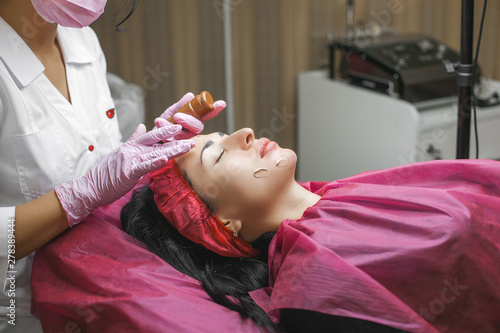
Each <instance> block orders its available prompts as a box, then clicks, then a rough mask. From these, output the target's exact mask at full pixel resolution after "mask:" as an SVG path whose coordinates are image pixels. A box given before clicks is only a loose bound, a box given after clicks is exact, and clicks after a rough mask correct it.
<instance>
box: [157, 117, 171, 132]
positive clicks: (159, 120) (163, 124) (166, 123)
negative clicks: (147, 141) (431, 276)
mask: <svg viewBox="0 0 500 333" xmlns="http://www.w3.org/2000/svg"><path fill="white" fill-rule="evenodd" d="M169 125H172V123H171V122H170V121H168V120H167V119H165V118H161V117H158V118H156V119H155V129H156V128H162V127H166V126H169Z"/></svg>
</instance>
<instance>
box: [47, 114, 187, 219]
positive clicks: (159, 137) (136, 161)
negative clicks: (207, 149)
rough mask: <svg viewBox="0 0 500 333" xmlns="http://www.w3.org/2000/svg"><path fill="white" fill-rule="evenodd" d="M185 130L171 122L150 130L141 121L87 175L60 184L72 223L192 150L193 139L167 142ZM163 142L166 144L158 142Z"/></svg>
mask: <svg viewBox="0 0 500 333" xmlns="http://www.w3.org/2000/svg"><path fill="white" fill-rule="evenodd" d="M169 124H170V123H169ZM181 130H182V127H181V126H180V125H173V124H170V126H165V127H162V128H158V129H154V130H152V131H150V132H146V127H145V126H144V125H143V124H140V125H139V126H138V127H137V129H136V130H135V132H134V134H132V136H131V137H130V139H128V140H127V142H125V143H124V144H122V145H121V146H120V147H119V148H117V149H116V150H114V151H112V152H111V153H110V154H108V155H107V156H105V157H104V158H103V160H102V161H101V162H99V163H98V164H97V165H95V166H94V167H93V168H91V169H90V170H89V172H88V173H87V174H86V175H85V176H83V177H80V178H77V179H74V180H71V181H69V182H66V183H64V184H62V185H60V186H57V187H56V188H55V191H56V194H57V196H58V198H59V201H60V202H61V204H62V206H63V209H64V211H65V212H66V216H67V218H68V224H69V226H70V227H72V226H74V225H75V224H77V223H79V222H80V221H81V220H83V219H84V218H85V217H87V216H88V215H89V214H90V213H91V212H92V211H93V210H94V209H96V208H97V207H99V206H101V205H106V204H110V203H112V202H113V201H115V200H117V199H119V198H120V197H122V196H123V195H125V194H126V193H127V192H128V191H130V190H131V189H132V188H133V187H134V186H135V185H136V184H137V182H138V181H139V179H140V178H141V177H142V176H143V175H145V174H146V173H148V172H150V171H152V170H155V169H158V168H160V167H161V166H163V165H164V164H165V163H166V162H167V161H168V160H169V159H172V158H175V157H177V156H179V155H182V154H184V153H186V152H188V151H189V150H190V149H191V148H192V147H193V146H194V142H193V141H192V140H181V141H177V140H173V141H170V142H166V141H169V139H171V138H172V137H174V136H175V135H177V134H179V132H180V131H181ZM161 141H163V142H166V143H164V144H158V142H161Z"/></svg>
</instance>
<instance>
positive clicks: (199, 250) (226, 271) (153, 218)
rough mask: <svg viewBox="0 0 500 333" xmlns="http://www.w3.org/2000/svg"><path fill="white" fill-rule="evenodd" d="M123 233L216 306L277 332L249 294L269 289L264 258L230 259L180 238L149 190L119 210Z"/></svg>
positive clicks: (274, 325)
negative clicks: (195, 285) (196, 286)
mask: <svg viewBox="0 0 500 333" xmlns="http://www.w3.org/2000/svg"><path fill="white" fill-rule="evenodd" d="M121 221H122V226H123V230H124V231H125V232H127V233H128V234H130V235H131V236H133V237H135V238H136V239H138V240H139V241H141V242H142V243H143V244H144V245H145V246H146V247H147V249H148V250H149V251H151V252H153V253H154V254H156V255H158V256H159V257H161V258H162V259H164V260H165V261H166V262H168V263H169V264H170V265H172V266H173V267H174V268H175V269H177V270H178V271H180V272H182V273H184V274H186V275H189V276H191V277H192V278H194V279H196V280H198V281H200V283H201V285H202V287H203V289H204V290H205V291H206V292H207V294H208V295H209V296H210V297H211V298H212V299H213V300H214V301H215V302H216V303H218V304H220V305H223V306H225V307H226V308H229V309H231V310H234V311H237V312H239V313H240V314H241V315H242V316H243V317H247V318H250V319H252V320H253V321H254V322H255V323H256V324H257V325H258V326H259V327H261V328H265V329H266V330H267V331H270V332H272V331H280V327H279V325H277V324H275V323H274V322H273V321H272V320H271V319H270V318H269V316H268V315H267V314H266V313H265V311H264V310H263V309H262V308H260V307H259V306H258V305H257V304H256V303H255V302H254V301H253V300H252V298H251V297H250V295H249V294H248V292H249V291H252V290H257V289H260V288H263V287H266V286H268V285H269V282H268V276H269V273H268V264H267V256H266V255H265V254H263V255H261V256H259V257H256V258H230V257H224V256H221V255H219V254H217V253H215V252H212V251H210V250H208V249H206V248H204V247H203V246H201V245H199V244H196V243H194V242H192V241H190V240H189V239H187V238H186V237H184V236H183V235H181V234H180V233H179V232H178V231H177V230H176V229H175V228H174V227H173V226H172V225H171V224H170V223H169V222H168V221H167V219H166V218H165V217H164V216H163V214H162V213H161V212H160V211H159V210H158V207H157V206H156V204H155V202H154V194H153V191H151V189H150V188H149V186H147V185H146V186H145V187H144V188H143V189H142V190H140V191H138V192H136V193H135V194H134V196H133V198H132V200H131V201H130V202H128V203H127V204H126V205H125V206H124V207H123V209H122V212H121Z"/></svg>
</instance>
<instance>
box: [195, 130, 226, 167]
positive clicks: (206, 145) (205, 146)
mask: <svg viewBox="0 0 500 333" xmlns="http://www.w3.org/2000/svg"><path fill="white" fill-rule="evenodd" d="M217 134H219V136H220V137H221V138H222V137H223V136H224V133H223V132H218V133H217ZM213 144H214V141H213V140H208V141H207V142H206V143H205V145H204V146H203V148H202V149H201V152H200V163H201V165H203V152H204V151H205V149H207V148H209V147H210V146H211V145H213Z"/></svg>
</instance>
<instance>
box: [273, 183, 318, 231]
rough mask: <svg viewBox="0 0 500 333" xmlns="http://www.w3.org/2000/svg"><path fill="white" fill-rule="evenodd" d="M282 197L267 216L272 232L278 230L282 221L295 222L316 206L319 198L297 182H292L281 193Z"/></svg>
mask: <svg viewBox="0 0 500 333" xmlns="http://www.w3.org/2000/svg"><path fill="white" fill-rule="evenodd" d="M283 193H284V195H283V196H282V197H281V198H280V199H279V200H278V202H277V204H276V205H275V206H274V208H273V210H272V211H271V212H270V213H269V214H268V220H269V221H271V222H270V225H272V226H273V229H274V230H269V231H276V230H278V228H279V226H280V225H281V222H282V221H284V220H297V219H300V218H301V217H302V215H303V214H304V212H305V211H306V209H307V208H309V207H311V206H313V205H314V204H316V203H317V202H318V201H319V199H321V197H320V196H319V195H317V194H314V193H312V192H310V191H308V190H306V189H305V188H303V187H302V186H300V185H299V184H298V183H297V182H293V183H292V184H291V185H290V188H289V189H288V190H286V191H283Z"/></svg>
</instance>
